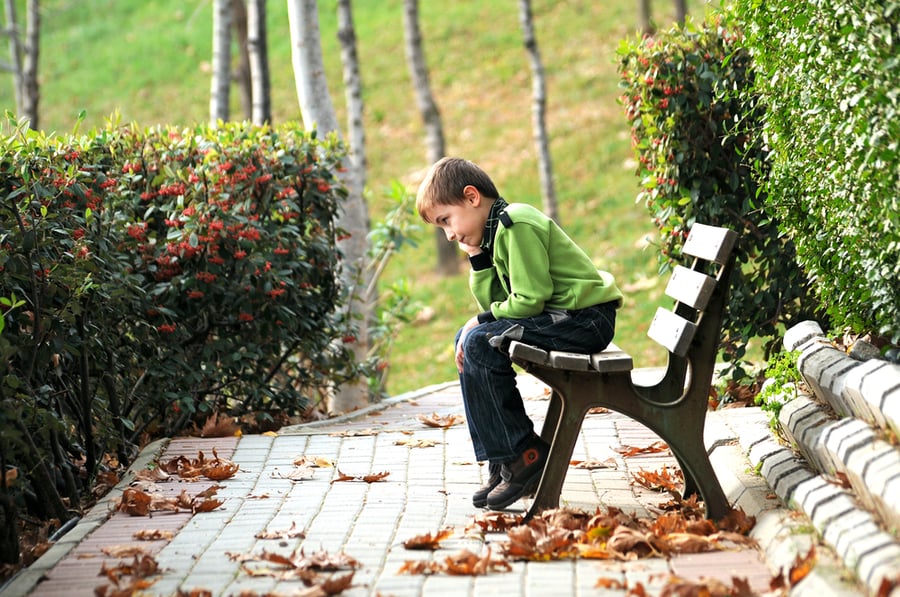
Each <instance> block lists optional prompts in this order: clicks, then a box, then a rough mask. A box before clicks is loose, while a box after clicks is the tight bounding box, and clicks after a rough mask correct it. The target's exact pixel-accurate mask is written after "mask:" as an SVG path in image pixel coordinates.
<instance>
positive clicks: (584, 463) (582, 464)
mask: <svg viewBox="0 0 900 597" xmlns="http://www.w3.org/2000/svg"><path fill="white" fill-rule="evenodd" d="M569 464H570V465H571V466H574V467H575V468H580V469H587V470H589V471H592V470H595V469H598V468H611V469H614V468H616V459H615V458H607V459H606V460H572V461H571V462H569Z"/></svg>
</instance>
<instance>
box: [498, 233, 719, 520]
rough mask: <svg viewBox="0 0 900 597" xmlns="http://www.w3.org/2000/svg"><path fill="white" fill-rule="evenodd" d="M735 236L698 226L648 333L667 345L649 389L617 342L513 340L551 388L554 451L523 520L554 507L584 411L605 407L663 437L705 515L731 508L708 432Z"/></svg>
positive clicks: (547, 436) (549, 428)
mask: <svg viewBox="0 0 900 597" xmlns="http://www.w3.org/2000/svg"><path fill="white" fill-rule="evenodd" d="M736 239H737V233H735V232H734V231H732V230H727V229H725V228H717V227H713V226H706V225H703V224H694V226H693V227H692V228H691V232H690V235H689V236H688V238H687V240H686V241H685V244H684V249H683V252H684V254H685V255H688V256H690V257H692V258H693V263H692V265H691V266H690V267H683V266H676V267H675V270H674V271H673V273H672V276H671V278H670V280H669V283H668V286H667V287H666V294H667V295H668V296H670V297H671V298H673V299H675V301H676V302H675V305H674V307H673V309H672V310H671V311H670V310H667V309H663V308H659V309H658V310H657V312H656V316H655V317H654V318H653V322H652V323H651V324H650V329H649V330H648V332H647V334H648V335H649V336H650V338H652V339H653V340H655V341H656V342H657V343H659V344H660V345H662V346H663V347H665V349H666V350H667V351H668V353H669V355H668V364H667V366H666V368H665V374H664V375H663V377H662V379H661V380H660V381H659V382H658V383H656V384H654V385H650V386H641V385H637V384H636V383H635V382H634V381H633V379H632V369H633V368H634V364H633V362H632V358H631V356H629V355H628V354H627V353H625V352H623V351H622V350H620V349H619V348H618V347H617V346H615V345H612V344H611V345H610V346H609V347H608V348H607V349H606V350H604V351H603V352H598V353H595V354H577V353H570V352H560V351H545V350H542V349H540V348H536V347H534V346H530V345H528V344H523V343H521V342H517V341H513V342H512V343H511V344H510V345H509V349H508V350H509V354H510V357H511V358H512V360H513V362H514V363H516V364H518V365H519V366H521V367H522V368H523V369H525V371H527V372H529V373H531V374H532V375H534V376H535V377H536V378H538V379H540V380H541V381H543V382H544V383H546V384H547V385H548V386H550V388H551V389H552V390H553V393H552V395H551V398H550V405H549V407H548V410H547V417H546V419H545V421H544V426H543V429H542V431H541V437H542V438H543V439H544V440H545V441H547V442H548V443H550V445H551V447H550V453H549V456H548V459H547V464H546V466H545V467H544V472H543V475H542V477H541V481H540V484H539V485H538V489H537V493H536V494H535V497H534V501H533V502H532V505H531V508H530V509H529V511H528V514H527V515H526V519H531V518H532V517H533V516H534V515H535V514H537V513H538V512H540V511H541V510H544V509H550V508H556V507H557V506H558V505H559V495H560V492H561V490H562V486H563V481H564V480H565V478H566V472H567V470H568V467H569V462H570V460H571V458H572V451H573V450H574V448H575V441H576V439H577V438H578V434H579V432H580V430H581V425H582V422H583V420H584V417H585V415H586V414H587V412H588V410H589V409H591V408H594V407H606V408H608V409H611V410H614V411H616V412H619V413H622V414H624V415H626V416H628V417H630V418H632V419H634V420H635V421H637V422H639V423H641V424H643V425H645V426H647V427H648V428H649V429H650V430H651V431H653V432H654V433H656V434H657V435H658V436H659V437H660V438H661V439H662V440H663V441H665V442H666V443H667V444H668V446H669V448H670V449H671V450H672V453H673V454H674V456H675V459H676V460H677V461H678V464H679V466H680V467H681V469H682V472H683V473H684V481H685V488H684V495H685V496H689V495H691V494H694V493H698V492H699V494H700V497H701V498H702V500H703V502H704V505H705V507H706V515H707V517H708V518H710V519H713V520H718V519H721V518H722V517H724V516H725V515H726V514H727V513H728V512H729V511H730V506H729V504H728V500H727V498H726V497H725V494H724V493H723V492H722V487H721V485H720V484H719V481H718V479H717V478H716V474H715V472H714V471H713V468H712V465H711V464H710V461H709V455H708V454H707V452H706V448H705V446H704V442H703V429H704V424H705V420H706V411H707V408H708V404H709V394H710V385H711V383H712V376H713V371H714V367H715V362H716V355H717V353H718V347H719V335H720V332H721V327H722V314H723V310H724V307H725V303H726V296H727V294H728V284H729V277H730V275H731V270H732V267H733V265H734V257H733V255H732V248H733V247H734V243H735V240H736Z"/></svg>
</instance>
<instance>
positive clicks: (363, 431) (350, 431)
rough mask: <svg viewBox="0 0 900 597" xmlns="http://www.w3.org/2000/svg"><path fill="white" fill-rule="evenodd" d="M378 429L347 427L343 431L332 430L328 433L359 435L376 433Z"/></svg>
mask: <svg viewBox="0 0 900 597" xmlns="http://www.w3.org/2000/svg"><path fill="white" fill-rule="evenodd" d="M379 433H380V431H379V430H378V429H347V430H344V431H334V432H332V433H329V434H328V435H329V436H330V437H361V436H365V435H378V434H379Z"/></svg>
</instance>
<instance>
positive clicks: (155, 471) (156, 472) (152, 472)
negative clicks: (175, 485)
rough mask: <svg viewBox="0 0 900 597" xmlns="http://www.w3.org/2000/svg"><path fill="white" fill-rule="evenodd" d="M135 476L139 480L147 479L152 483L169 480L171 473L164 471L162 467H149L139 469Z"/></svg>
mask: <svg viewBox="0 0 900 597" xmlns="http://www.w3.org/2000/svg"><path fill="white" fill-rule="evenodd" d="M134 478H135V479H136V480H138V481H147V482H150V483H162V482H164V481H168V480H169V479H171V476H170V475H169V473H167V472H166V471H164V470H163V469H162V468H160V467H158V466H157V467H155V468H148V469H144V470H140V471H137V472H136V473H135V474H134Z"/></svg>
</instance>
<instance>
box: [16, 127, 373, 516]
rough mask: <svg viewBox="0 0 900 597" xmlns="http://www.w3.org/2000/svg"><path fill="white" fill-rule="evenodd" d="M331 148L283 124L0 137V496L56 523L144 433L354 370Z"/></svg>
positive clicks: (255, 403)
mask: <svg viewBox="0 0 900 597" xmlns="http://www.w3.org/2000/svg"><path fill="white" fill-rule="evenodd" d="M340 151H341V149H340V147H339V146H338V145H337V143H336V142H335V141H334V140H332V139H329V140H324V141H323V140H317V139H316V138H315V137H314V135H313V136H311V135H310V134H308V133H306V132H304V131H303V130H302V129H300V128H297V127H296V126H293V125H284V126H281V127H278V128H276V129H269V128H262V129H260V128H253V127H249V126H243V125H237V124H228V125H222V126H221V127H220V128H219V129H218V130H212V129H208V128H205V127H200V128H197V129H192V130H176V129H172V128H159V129H152V130H145V131H141V130H138V129H136V128H133V127H123V128H114V127H112V126H110V127H109V128H107V129H105V130H100V131H93V132H91V133H89V134H86V135H82V136H69V137H65V138H47V137H44V136H41V135H40V134H38V133H34V132H30V131H29V132H26V131H24V130H21V129H20V130H18V132H17V134H14V135H12V136H10V137H8V138H6V139H4V140H3V141H2V145H0V173H2V175H0V311H2V314H3V316H2V317H0V363H2V366H3V371H2V377H0V406H2V408H0V465H2V466H3V467H4V469H7V468H16V469H17V470H18V472H19V475H18V478H17V479H16V480H15V481H13V482H12V485H11V486H7V485H6V483H5V482H4V483H3V487H2V488H0V489H2V490H3V491H2V492H0V493H2V494H3V497H4V499H5V498H6V497H7V496H9V495H15V496H18V497H17V498H16V499H17V500H19V501H20V502H21V500H22V499H24V498H23V496H26V495H34V496H36V498H37V499H36V500H35V501H34V503H35V504H36V505H34V506H33V507H34V508H37V509H38V510H40V511H38V512H34V514H36V515H39V516H48V517H50V516H53V517H57V518H60V519H64V518H66V517H67V516H66V514H67V512H66V509H65V508H64V507H63V506H62V504H63V500H62V499H61V498H69V503H70V504H71V505H72V507H74V505H75V504H78V503H79V495H80V494H81V492H82V491H83V490H84V489H85V488H86V487H87V486H88V482H87V479H88V478H90V477H92V476H93V475H94V474H95V473H96V472H97V471H98V470H100V469H101V467H103V465H104V459H108V458H109V457H110V455H112V456H113V457H117V458H118V459H119V460H120V461H121V462H127V461H128V459H130V458H131V457H132V456H133V454H134V450H135V448H136V447H137V446H138V445H139V444H140V442H141V441H142V438H146V437H151V438H152V437H158V436H160V435H172V434H175V433H178V432H181V431H184V430H185V429H189V428H191V427H192V426H193V425H195V424H198V423H202V422H203V420H205V419H206V418H207V417H208V416H209V415H210V414H212V413H214V412H215V413H227V414H229V415H232V416H250V415H252V416H254V417H256V418H257V419H266V418H278V419H279V420H280V421H284V420H285V417H287V416H291V415H297V414H300V413H302V412H303V411H304V410H305V409H306V408H307V407H308V406H309V403H310V400H311V399H313V398H316V397H317V396H318V395H319V394H321V393H323V392H327V391H330V390H331V389H332V388H333V386H334V385H335V384H339V383H341V382H342V381H344V380H347V379H350V378H354V377H356V376H357V375H358V374H359V373H360V370H359V366H360V365H359V364H356V363H354V362H353V361H352V356H351V355H350V354H349V353H348V352H347V351H346V350H345V349H343V348H342V347H343V346H344V345H345V343H346V342H348V341H352V339H351V337H352V335H353V331H352V330H347V329H344V328H343V324H342V323H341V322H340V319H339V318H338V317H337V316H336V315H335V313H336V312H337V311H338V309H337V307H338V306H339V305H341V304H342V302H343V298H342V296H341V293H340V290H339V287H338V284H337V280H338V271H337V270H338V267H339V254H338V251H337V249H336V247H335V238H336V235H337V234H339V233H340V231H336V230H335V229H334V221H335V215H336V210H337V209H338V208H339V204H340V201H341V200H342V199H343V198H344V197H345V191H344V190H343V189H342V188H341V187H340V186H339V185H338V184H337V181H336V178H335V172H336V171H337V169H338V167H339V164H340V157H341V154H340ZM338 340H343V342H341V341H338ZM258 423H264V422H263V421H258ZM0 478H2V479H3V481H5V476H3V475H0ZM22 505H23V504H21V503H20V506H22Z"/></svg>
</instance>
